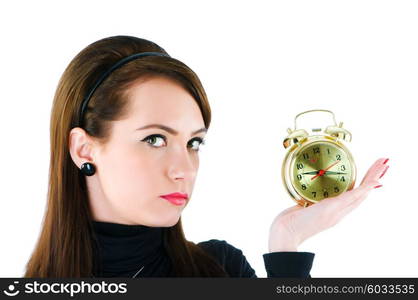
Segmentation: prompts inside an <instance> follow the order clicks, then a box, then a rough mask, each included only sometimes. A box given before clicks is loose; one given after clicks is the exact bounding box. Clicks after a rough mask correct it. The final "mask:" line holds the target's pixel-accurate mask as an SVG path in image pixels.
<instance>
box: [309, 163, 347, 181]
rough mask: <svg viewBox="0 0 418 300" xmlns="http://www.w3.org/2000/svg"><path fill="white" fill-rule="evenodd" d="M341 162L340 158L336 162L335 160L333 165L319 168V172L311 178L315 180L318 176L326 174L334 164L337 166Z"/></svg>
mask: <svg viewBox="0 0 418 300" xmlns="http://www.w3.org/2000/svg"><path fill="white" fill-rule="evenodd" d="M339 162H340V160H337V161H336V162H334V163H333V164H332V165H330V166H328V167H327V168H325V169H323V170H319V172H318V174H316V175H315V176H314V177H312V178H311V180H314V179H315V178H316V177H318V176H322V175H324V174H325V172H326V171H327V170H329V169H331V168H332V167H333V166H335V165H336V164H338V163H339Z"/></svg>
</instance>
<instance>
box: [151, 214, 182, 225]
mask: <svg viewBox="0 0 418 300" xmlns="http://www.w3.org/2000/svg"><path fill="white" fill-rule="evenodd" d="M179 220H180V215H178V216H177V217H174V218H167V219H165V220H161V218H158V217H157V218H156V222H148V224H147V226H150V227H172V226H174V225H176V224H177V223H178V221H179Z"/></svg>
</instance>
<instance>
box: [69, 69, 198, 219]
mask: <svg viewBox="0 0 418 300" xmlns="http://www.w3.org/2000/svg"><path fill="white" fill-rule="evenodd" d="M128 94H129V101H130V103H129V106H130V107H129V115H128V117H127V118H126V119H123V120H118V121H115V122H112V124H113V127H112V129H111V137H110V140H109V143H107V144H105V145H103V146H100V145H99V144H96V143H95V144H94V148H93V151H92V153H91V159H92V161H91V162H92V163H93V164H94V165H95V166H96V173H95V174H94V175H93V176H89V177H86V179H87V184H88V189H89V197H90V205H91V209H92V213H93V218H94V220H96V221H107V222H115V223H122V224H142V225H147V226H158V227H168V226H173V225H175V224H176V223H177V222H178V220H179V218H180V215H181V212H182V211H183V209H184V207H185V205H187V203H188V201H189V200H186V204H184V205H180V206H178V205H175V204H172V203H171V202H169V201H168V200H166V199H164V198H162V197H160V196H161V195H166V194H171V193H176V192H178V193H184V194H187V195H188V197H189V199H190V198H191V194H192V191H193V186H194V182H195V179H196V175H197V170H198V168H199V154H198V152H197V150H198V149H199V145H200V142H201V140H202V139H203V138H204V136H205V131H204V128H205V125H204V121H203V117H202V114H201V112H200V109H199V107H198V105H197V103H196V101H195V100H194V98H193V97H192V96H191V95H190V94H189V93H188V92H187V91H186V90H185V89H184V88H183V87H182V86H180V85H179V84H177V83H176V82H174V81H171V80H170V79H167V78H164V77H158V78H155V77H154V78H151V79H147V80H146V81H141V82H138V83H136V84H135V85H133V86H132V87H131V88H130V90H129V93H128ZM153 124H158V125H161V126H164V127H165V128H166V130H165V129H163V128H158V127H149V128H145V129H141V128H143V127H147V126H150V125H153ZM156 126H157V125H156ZM199 130H201V131H200V132H198V131H199ZM195 132H198V133H195ZM85 161H87V160H86V159H84V160H83V158H80V162H79V163H78V164H77V165H78V166H80V165H81V164H82V163H83V162H85Z"/></svg>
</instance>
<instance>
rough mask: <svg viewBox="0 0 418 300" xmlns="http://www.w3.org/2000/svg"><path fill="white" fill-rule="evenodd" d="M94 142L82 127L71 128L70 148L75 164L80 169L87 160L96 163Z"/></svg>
mask: <svg viewBox="0 0 418 300" xmlns="http://www.w3.org/2000/svg"><path fill="white" fill-rule="evenodd" d="M93 146H94V142H93V140H92V138H91V137H90V136H89V135H88V134H87V133H86V131H85V130H84V129H82V128H80V127H75V128H73V129H71V131H70V134H69V139H68V148H69V151H70V155H71V158H72V160H73V162H74V163H75V165H76V166H77V167H78V168H79V169H80V168H81V165H82V164H83V163H85V162H91V163H94V151H93V150H94V147H93Z"/></svg>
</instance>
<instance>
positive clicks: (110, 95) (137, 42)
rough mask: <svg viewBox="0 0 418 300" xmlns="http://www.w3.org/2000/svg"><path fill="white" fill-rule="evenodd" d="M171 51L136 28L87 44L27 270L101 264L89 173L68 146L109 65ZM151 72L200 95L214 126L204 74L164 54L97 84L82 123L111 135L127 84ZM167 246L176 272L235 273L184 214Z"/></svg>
mask: <svg viewBox="0 0 418 300" xmlns="http://www.w3.org/2000/svg"><path fill="white" fill-rule="evenodd" d="M145 51H153V52H162V53H165V54H167V52H166V51H165V50H164V49H163V48H161V47H160V46H158V45H157V44H155V43H153V42H151V41H148V40H145V39H140V38H137V37H133V36H112V37H108V38H104V39H101V40H99V41H96V42H94V43H92V44H90V45H88V46H87V47H86V48H84V49H83V50H82V51H81V52H80V53H79V54H77V55H76V56H75V57H74V59H73V60H72V61H71V62H70V64H69V65H68V67H67V68H66V69H65V71H64V73H63V75H62V76H61V78H60V81H59V83H58V87H57V90H56V93H55V96H54V101H53V106H52V111H51V120H50V139H51V148H50V149H51V151H50V152H51V158H50V168H49V186H48V194H47V198H48V199H47V208H46V211H45V215H44V219H43V224H42V230H41V233H40V236H39V239H38V242H37V245H36V247H35V249H34V251H33V253H32V255H31V257H30V259H29V261H28V263H27V265H26V272H25V275H24V277H91V276H94V272H95V270H96V267H97V266H96V265H95V261H96V259H95V251H94V247H95V246H94V241H93V235H94V232H93V227H92V214H91V211H90V207H89V201H88V193H87V186H86V180H85V177H84V175H82V174H81V173H80V170H79V168H78V167H77V166H76V165H75V164H74V162H73V160H72V159H71V156H70V153H69V144H68V141H69V133H70V130H71V129H72V128H74V127H77V124H79V121H80V120H79V116H78V112H79V110H80V106H81V102H82V100H83V97H84V96H85V95H86V93H87V91H88V90H89V88H91V86H92V85H93V84H94V82H95V81H96V80H97V79H98V78H99V76H100V75H101V74H103V73H104V72H105V71H106V70H107V69H108V68H109V67H110V66H112V65H113V64H114V63H116V62H117V61H119V60H120V59H122V58H124V57H127V56H129V55H131V54H134V53H140V52H145ZM147 76H167V77H169V78H170V79H173V80H175V81H176V82H177V83H178V84H181V85H182V86H183V87H184V88H186V89H187V90H188V91H189V92H190V93H191V94H193V93H192V91H196V92H197V94H198V95H197V97H196V95H195V96H193V97H194V99H195V100H196V102H197V104H198V105H199V108H200V110H201V113H202V116H203V119H204V123H205V127H206V128H209V125H210V121H211V110H210V106H209V102H208V100H207V96H206V93H205V91H204V89H203V86H202V84H201V82H200V80H199V78H198V77H197V75H196V74H195V73H194V72H193V71H192V70H191V69H190V68H189V67H187V66H186V65H185V64H183V63H182V62H180V61H178V60H176V59H174V58H171V57H162V56H148V57H145V58H141V59H137V60H133V61H131V62H129V63H127V64H125V65H124V66H123V67H121V68H119V69H117V70H115V71H114V72H113V73H112V74H111V75H110V76H109V77H108V78H107V79H106V80H105V81H104V82H103V83H102V84H101V85H100V87H99V88H98V89H97V90H96V91H95V93H94V94H93V96H92V98H91V99H90V102H89V104H88V107H87V110H86V113H85V114H84V119H83V122H84V126H83V129H84V130H85V131H86V133H88V134H89V135H90V136H92V137H95V138H97V140H98V141H99V142H101V143H106V141H107V140H108V138H109V135H110V121H115V120H119V119H121V118H122V117H123V116H124V115H125V114H126V113H127V111H126V110H127V107H128V100H127V97H126V94H127V90H128V89H129V87H130V86H131V85H132V84H133V83H135V81H136V80H138V79H140V78H144V77H147ZM164 247H165V249H166V252H167V254H168V255H169V257H170V260H171V262H172V266H173V269H172V270H173V272H172V274H170V276H173V277H176V276H184V277H228V274H227V272H226V271H225V270H224V269H223V267H222V266H221V265H220V264H219V263H218V262H217V261H216V260H215V259H214V258H213V257H212V256H210V255H209V254H208V253H206V252H205V251H203V249H201V248H200V247H199V246H198V245H196V244H195V243H193V242H191V241H187V240H186V238H185V235H184V232H183V228H182V224H181V218H180V220H179V221H178V223H177V224H176V225H174V226H172V227H166V228H164Z"/></svg>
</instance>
